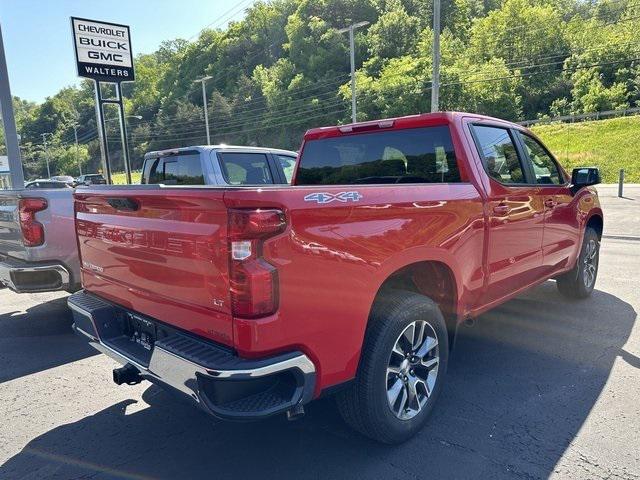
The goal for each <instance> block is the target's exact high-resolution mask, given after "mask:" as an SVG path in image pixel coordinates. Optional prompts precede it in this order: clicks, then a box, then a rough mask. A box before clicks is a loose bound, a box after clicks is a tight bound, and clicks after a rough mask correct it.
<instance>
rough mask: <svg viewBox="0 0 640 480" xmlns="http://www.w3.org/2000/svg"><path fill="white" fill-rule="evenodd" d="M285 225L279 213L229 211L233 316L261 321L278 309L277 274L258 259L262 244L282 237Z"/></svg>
mask: <svg viewBox="0 0 640 480" xmlns="http://www.w3.org/2000/svg"><path fill="white" fill-rule="evenodd" d="M286 225H287V224H286V220H285V216H284V212H282V211H281V210H277V209H252V210H241V209H232V210H229V240H230V253H229V255H230V259H229V266H230V275H229V277H230V284H231V307H232V311H233V314H234V315H235V316H237V317H243V318H257V317H264V316H266V315H270V314H272V313H273V312H275V311H276V310H277V309H278V271H277V270H276V268H275V267H274V266H273V265H271V264H270V263H268V262H267V261H266V260H265V259H264V258H262V244H263V242H264V240H266V239H267V238H269V237H272V236H274V235H277V234H279V233H282V232H283V231H284V229H285V228H286Z"/></svg>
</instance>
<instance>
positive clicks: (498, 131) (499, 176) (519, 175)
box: [473, 125, 525, 184]
mask: <svg viewBox="0 0 640 480" xmlns="http://www.w3.org/2000/svg"><path fill="white" fill-rule="evenodd" d="M473 132H474V133H475V137H476V142H477V147H478V152H479V153H480V158H481V159H482V164H483V165H484V168H485V170H486V172H487V174H488V175H489V176H490V177H491V178H493V179H494V180H497V181H498V182H500V183H505V184H514V183H515V184H518V183H525V177H524V173H523V169H522V162H521V161H520V157H519V155H518V151H517V149H516V146H515V144H514V142H513V138H511V133H509V130H508V129H506V128H500V127H490V126H486V125H474V126H473Z"/></svg>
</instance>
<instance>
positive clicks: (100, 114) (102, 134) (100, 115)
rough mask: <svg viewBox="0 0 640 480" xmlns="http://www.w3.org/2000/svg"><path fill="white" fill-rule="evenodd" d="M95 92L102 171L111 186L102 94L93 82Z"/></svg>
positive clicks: (96, 83)
mask: <svg viewBox="0 0 640 480" xmlns="http://www.w3.org/2000/svg"><path fill="white" fill-rule="evenodd" d="M94 83H95V87H96V88H95V90H96V123H97V125H96V126H97V127H98V137H99V138H100V155H101V156H102V170H103V171H104V178H105V180H106V181H107V185H111V165H109V150H108V147H107V130H106V128H105V125H104V110H103V105H102V92H101V91H100V82H99V81H97V80H96V81H95V82H94Z"/></svg>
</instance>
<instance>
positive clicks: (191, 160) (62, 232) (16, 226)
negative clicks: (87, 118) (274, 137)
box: [0, 145, 297, 293]
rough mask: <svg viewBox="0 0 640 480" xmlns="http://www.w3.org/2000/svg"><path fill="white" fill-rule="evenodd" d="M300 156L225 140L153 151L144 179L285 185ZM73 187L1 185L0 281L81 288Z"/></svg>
mask: <svg viewBox="0 0 640 480" xmlns="http://www.w3.org/2000/svg"><path fill="white" fill-rule="evenodd" d="M296 155H297V154H296V152H291V151H288V150H279V149H273V148H260V147H244V146H240V147H238V146H227V145H210V146H201V147H184V148H177V149H171V150H163V151H155V152H149V153H147V154H146V155H145V161H144V165H143V169H142V178H141V183H143V184H161V185H263V184H272V183H277V184H286V183H290V181H291V174H292V172H293V167H294V166H295V162H296ZM36 187H37V186H36ZM78 188H83V186H82V185H80V186H79V187H78ZM73 192H74V190H73V189H71V188H55V189H53V188H33V187H31V188H28V189H24V190H4V191H3V190H0V285H4V286H6V287H9V288H10V289H12V290H13V291H15V292H18V293H33V292H51V291H56V290H66V291H69V292H73V291H75V290H77V289H78V288H79V287H80V264H79V260H78V248H77V244H76V236H75V228H74V224H73Z"/></svg>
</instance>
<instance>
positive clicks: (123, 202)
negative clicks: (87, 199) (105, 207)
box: [107, 197, 140, 212]
mask: <svg viewBox="0 0 640 480" xmlns="http://www.w3.org/2000/svg"><path fill="white" fill-rule="evenodd" d="M107 203H108V204H109V205H111V206H112V207H113V208H115V209H116V210H124V211H127V212H135V211H136V210H138V209H139V208H140V203H138V201H137V200H134V199H133V198H127V197H125V198H108V199H107Z"/></svg>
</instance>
